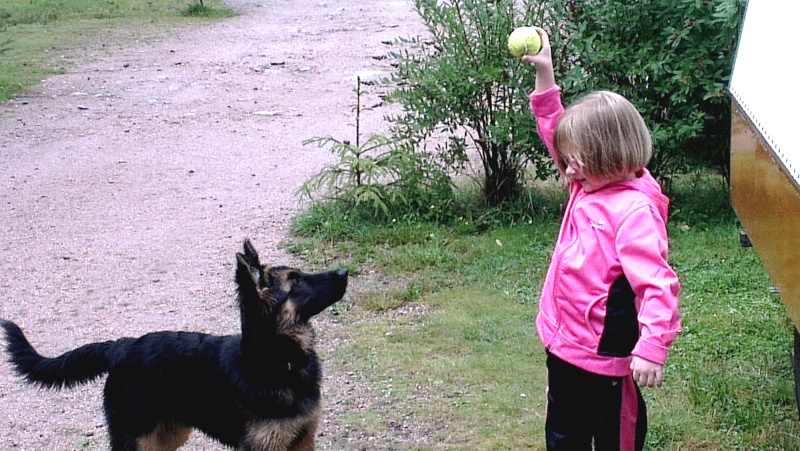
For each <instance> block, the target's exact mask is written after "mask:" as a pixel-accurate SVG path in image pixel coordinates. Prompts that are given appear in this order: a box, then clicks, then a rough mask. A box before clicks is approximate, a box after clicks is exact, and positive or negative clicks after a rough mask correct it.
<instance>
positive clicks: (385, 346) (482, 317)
mask: <svg viewBox="0 0 800 451" xmlns="http://www.w3.org/2000/svg"><path fill="white" fill-rule="evenodd" d="M530 197H531V200H530V201H529V202H530V203H531V205H538V207H539V208H547V209H549V210H550V211H558V204H559V202H560V201H561V200H560V198H559V197H558V196H552V194H551V193H546V194H544V195H542V196H538V195H537V194H536V193H535V192H532V193H531V195H530ZM671 197H672V198H673V206H672V218H671V221H670V226H669V227H670V235H671V254H670V258H671V261H672V264H673V266H674V267H675V269H676V270H677V272H678V273H679V275H680V276H681V280H682V285H683V290H682V293H681V309H682V318H683V326H684V327H683V329H684V330H683V333H682V334H681V335H680V336H679V337H678V339H677V341H676V343H675V345H674V346H673V348H672V352H671V356H670V359H669V361H668V364H667V367H666V369H665V371H666V386H665V387H664V388H662V389H657V390H644V393H645V396H646V398H647V400H648V407H649V418H650V429H649V433H648V441H647V449H653V450H674V449H675V450H677V449H715V450H716V449H731V450H778V449H780V450H793V449H800V445H798V444H800V423H798V413H797V406H796V404H795V399H794V382H793V379H792V373H791V360H790V349H791V341H792V332H791V330H792V329H791V324H790V322H789V320H788V319H787V316H786V312H785V308H784V306H783V304H782V303H781V301H780V299H779V298H778V297H777V296H776V295H774V294H770V292H769V290H768V288H769V286H770V285H771V282H770V281H769V278H768V276H767V274H766V272H765V271H764V269H763V267H762V266H761V264H760V261H759V259H758V256H757V255H756V254H755V252H754V251H753V250H752V249H742V248H741V247H740V246H739V236H738V232H739V224H738V223H737V221H736V218H735V215H734V213H733V212H732V211H731V209H730V207H729V204H728V200H727V190H726V187H725V185H724V184H723V183H722V182H721V181H720V180H719V179H717V178H714V177H710V176H708V175H700V176H691V177H685V178H682V179H680V180H679V181H676V183H675V188H674V191H673V192H672V193H671ZM324 208H327V210H325V211H326V215H327V214H330V216H326V215H320V216H314V215H316V214H318V213H319V212H316V213H315V212H313V210H312V212H310V213H309V214H308V215H304V216H301V217H300V218H298V220H297V221H296V222H295V232H296V234H297V235H298V237H297V238H296V241H295V246H296V247H295V249H306V250H308V249H317V252H319V253H320V254H322V256H321V257H319V258H318V262H321V263H324V262H326V261H327V259H328V258H329V257H330V256H331V255H335V256H336V258H337V263H341V262H344V264H345V265H351V266H352V267H357V268H359V270H362V271H363V270H365V269H370V270H373V269H377V270H379V271H381V272H382V273H384V274H387V275H389V277H391V278H392V279H394V280H398V281H400V282H401V283H399V286H393V287H392V288H391V289H390V290H375V291H374V292H371V293H367V294H366V295H364V296H361V297H359V298H358V299H356V300H355V301H354V302H355V304H354V305H352V309H351V310H350V311H349V312H348V314H347V315H343V316H342V318H343V319H345V320H347V318H348V317H357V318H358V319H356V320H353V321H352V323H350V326H349V327H348V328H347V329H348V330H347V332H346V333H347V335H348V336H349V337H355V338H354V339H353V340H350V341H349V343H350V344H347V345H343V346H341V347H339V348H338V349H337V351H336V355H335V356H332V357H331V359H332V361H330V362H327V364H329V365H331V366H332V367H334V368H336V371H340V372H344V373H348V374H354V375H358V377H363V378H364V379H365V382H364V383H367V384H369V385H370V386H371V387H372V389H373V398H374V399H373V400H372V404H371V406H370V408H369V409H367V410H368V412H364V411H358V410H357V409H354V411H353V412H352V413H350V414H349V416H348V419H347V420H346V422H347V424H349V425H350V427H352V428H358V430H359V431H360V432H361V433H365V434H374V435H376V436H378V437H381V440H383V441H385V443H384V445H386V446H387V447H389V448H393V447H396V448H408V446H407V443H404V442H403V441H402V437H401V435H402V434H398V433H397V430H396V429H395V428H396V426H397V424H398V422H399V423H402V424H406V425H407V423H416V424H417V426H416V427H417V429H418V430H416V433H417V434H423V435H424V436H425V437H428V440H429V441H428V442H427V443H426V448H428V447H429V445H430V446H434V447H437V448H439V447H441V448H453V449H543V448H544V444H543V441H544V429H543V427H544V426H543V424H544V423H543V422H544V384H545V366H544V355H543V350H542V348H541V345H540V343H539V341H538V338H537V337H536V334H535V330H534V318H535V315H536V309H537V301H538V296H539V290H540V285H541V283H542V279H543V278H544V275H545V272H546V269H547V265H548V262H549V258H550V254H551V250H552V246H553V244H554V243H555V238H556V234H557V232H558V220H557V219H556V218H554V217H553V215H542V214H538V213H536V214H532V215H531V216H530V218H531V220H524V221H517V222H516V223H514V224H513V225H509V226H499V227H490V228H488V229H486V230H483V229H481V228H473V229H469V228H466V227H461V228H459V227H456V226H453V225H447V226H442V225H436V224H416V223H413V222H407V223H405V222H402V221H398V222H392V223H389V224H379V223H369V222H367V221H362V220H356V221H353V220H352V219H353V218H352V216H351V217H350V218H349V219H348V218H344V217H338V218H337V217H336V215H335V208H333V207H331V206H326V207H324ZM348 214H351V215H352V212H351V213H348ZM492 214H496V212H494V213H492ZM501 216H502V217H503V218H506V216H505V214H503V213H502V212H501ZM323 218H325V219H323ZM534 218H535V220H534ZM481 221H482V219H478V218H476V222H481ZM506 222H507V221H506V219H503V220H502V221H500V223H506ZM322 224H326V225H325V226H323V225H322ZM301 236H303V237H301ZM301 243H305V244H301ZM313 243H316V244H320V243H324V245H323V246H321V247H315V246H314V244H313ZM325 255H327V256H329V257H325ZM358 283H359V278H355V279H354V280H353V281H352V284H353V285H356V284H358ZM412 420H413V421H412Z"/></svg>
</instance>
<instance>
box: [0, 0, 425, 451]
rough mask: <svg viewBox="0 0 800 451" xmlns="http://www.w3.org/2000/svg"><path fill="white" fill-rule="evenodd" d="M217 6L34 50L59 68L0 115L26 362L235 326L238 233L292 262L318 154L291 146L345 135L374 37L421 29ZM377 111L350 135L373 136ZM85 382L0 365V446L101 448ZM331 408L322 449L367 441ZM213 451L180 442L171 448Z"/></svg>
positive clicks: (340, 16)
mask: <svg viewBox="0 0 800 451" xmlns="http://www.w3.org/2000/svg"><path fill="white" fill-rule="evenodd" d="M229 5H230V6H231V7H232V8H233V9H234V10H235V11H236V12H237V13H238V15H237V16H236V17H234V18H231V19H226V20H224V21H220V22H216V23H213V24H210V25H207V26H202V27H199V28H194V29H176V30H169V31H165V32H163V33H161V34H157V35H154V34H152V32H148V33H146V34H143V35H138V34H137V32H136V31H130V30H129V31H126V32H125V33H112V34H110V35H109V38H108V40H107V41H106V42H103V43H98V44H97V45H92V46H88V47H86V48H58V49H52V52H51V53H52V54H53V55H54V57H56V58H61V59H63V60H65V61H68V62H69V63H70V66H69V67H70V69H69V70H68V73H67V74H65V75H61V76H57V77H53V78H51V79H48V80H45V81H43V82H42V83H41V84H39V85H38V86H36V87H34V88H33V89H32V90H31V91H29V92H28V93H26V94H24V95H22V96H20V97H18V98H16V99H14V100H12V101H9V102H8V103H6V104H5V105H0V231H1V232H2V236H3V239H2V242H0V269H1V270H2V273H3V277H2V280H0V299H2V301H1V302H0V317H2V318H7V319H10V320H13V321H15V322H17V323H19V324H20V325H21V326H22V327H23V329H24V330H25V331H26V333H27V334H28V337H29V338H30V339H31V341H32V343H33V344H34V345H35V346H36V347H37V348H38V349H39V351H40V352H42V353H43V354H45V355H56V354H60V353H61V352H64V351H66V350H69V349H72V348H74V347H77V346H80V345H82V344H84V343H87V342H90V341H100V340H107V339H112V338H117V337H120V336H138V335H141V334H143V333H146V332H150V331H155V330H192V331H200V332H209V333H222V334H225V333H235V332H236V330H237V327H238V311H237V310H236V309H235V308H234V284H233V281H232V278H233V269H234V266H233V265H234V262H235V258H234V253H235V252H236V251H238V250H239V248H240V246H241V242H242V240H243V239H244V238H245V237H250V238H251V239H252V240H253V242H254V244H255V245H256V247H257V249H258V250H259V251H260V253H261V255H262V261H265V262H268V263H269V264H277V263H280V264H292V265H300V266H302V264H303V263H302V262H300V261H297V259H296V258H294V257H292V256H290V255H288V254H286V253H285V252H283V251H282V250H281V248H280V244H281V242H282V241H283V240H285V239H286V236H287V226H288V224H289V221H290V219H291V217H292V216H293V215H294V214H296V213H297V212H298V211H299V209H300V208H302V205H301V204H300V203H299V200H298V198H297V196H296V195H295V191H296V189H297V188H298V187H299V186H300V184H302V182H304V181H305V180H306V179H307V178H308V177H309V176H311V175H312V174H315V173H316V172H318V171H319V169H320V168H321V167H322V166H323V165H324V164H326V163H327V162H330V161H331V159H332V158H333V157H332V155H331V154H330V153H329V152H328V151H327V150H325V149H319V148H316V147H314V146H302V144H301V143H302V141H303V140H304V139H307V138H310V137H315V136H325V135H333V136H336V137H340V138H352V137H353V134H354V127H353V122H354V117H353V113H352V111H351V110H352V105H353V104H354V102H355V95H354V94H353V90H354V88H355V83H356V82H355V77H356V75H357V74H361V75H364V76H365V77H367V78H368V77H371V76H374V75H375V74H380V73H382V74H384V75H385V74H387V73H388V71H390V70H391V67H389V63H388V61H387V60H385V59H382V58H381V56H383V55H385V54H386V52H388V51H389V50H390V46H389V45H387V44H386V43H384V42H382V41H391V40H393V39H394V38H397V37H400V36H414V35H418V34H419V33H421V25H420V24H419V23H418V18H417V16H416V15H415V13H414V12H413V10H412V7H411V5H410V3H409V2H408V1H378V0H324V1H323V0H252V1H246V0H229ZM371 95H372V96H373V98H372V99H371V101H372V102H373V103H377V102H379V100H378V98H377V96H376V93H375V92H373V93H372V94H371ZM368 100H369V99H368ZM385 112H387V111H386V110H385V108H383V109H382V108H378V109H377V110H375V111H372V112H370V113H369V114H367V115H365V117H363V118H362V119H363V120H364V122H363V123H362V125H363V129H365V130H367V131H371V132H382V131H385V130H384V129H385V124H383V123H382V122H381V117H382V115H383V114H385ZM358 283H359V280H358V278H354V279H353V280H351V286H354V287H357V285H358ZM328 327H339V326H337V323H336V321H334V320H332V319H330V318H327V319H326V318H325V317H324V315H323V318H321V319H320V322H318V327H317V329H318V331H319V332H320V334H321V335H323V336H324V334H325V333H326V328H328ZM321 351H322V353H323V356H324V354H325V353H326V352H330V351H331V350H330V349H327V350H326V349H322V350H321ZM341 377H342V376H341V375H337V374H329V375H328V378H327V379H326V398H328V399H329V400H330V399H333V400H334V402H329V404H330V405H332V406H336V405H337V403H336V402H335V400H336V399H337V398H341V397H343V396H351V395H352V393H343V392H341V391H340V385H342V384H337V383H336V380H337V378H338V379H341ZM329 382H330V388H329V386H328V384H329ZM101 390H102V382H97V383H93V384H89V385H86V386H83V387H79V388H77V389H74V390H69V391H61V392H42V391H40V390H38V389H35V388H31V387H29V386H26V385H24V384H22V383H21V382H20V380H19V379H18V378H17V377H16V376H14V375H13V374H12V373H11V369H10V367H9V365H8V364H7V363H5V362H3V363H0V449H3V450H11V449H15V450H37V451H39V450H70V449H81V450H84V449H85V450H100V449H107V440H106V439H107V437H106V429H105V425H104V420H103V415H102V406H101ZM336 415H337V413H336V410H335V407H331V408H328V409H327V410H326V419H325V423H324V428H323V431H322V436H321V437H320V441H319V446H320V448H323V449H347V448H350V447H353V448H356V449H359V448H364V449H366V448H368V447H367V446H365V445H363V444H358V443H353V442H352V437H351V441H347V442H343V441H339V440H340V435H339V434H337V429H336V426H337V425H336V421H335V419H336ZM220 448H221V447H220V446H219V445H217V444H215V443H214V442H211V441H209V440H208V439H206V438H204V437H202V435H201V434H198V433H195V434H194V435H193V438H192V439H191V441H190V444H189V445H187V446H186V449H196V450H205V449H209V450H211V449H220Z"/></svg>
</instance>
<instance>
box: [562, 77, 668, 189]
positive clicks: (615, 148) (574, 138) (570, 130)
mask: <svg viewBox="0 0 800 451" xmlns="http://www.w3.org/2000/svg"><path fill="white" fill-rule="evenodd" d="M553 146H554V147H555V150H556V154H557V156H558V165H559V167H560V168H561V171H562V172H563V171H565V170H566V167H567V164H566V160H567V157H571V158H576V159H577V160H579V161H580V162H581V163H582V164H583V173H584V175H586V176H587V177H590V178H593V179H600V180H615V179H618V178H620V177H624V176H626V175H628V174H631V173H634V172H637V171H639V170H641V169H642V168H644V167H646V166H647V164H648V163H649V162H650V158H651V157H652V156H653V144H652V140H651V138H650V130H649V129H648V128H647V124H645V122H644V119H643V118H642V115H641V114H639V111H638V110H637V109H636V107H635V106H634V105H633V104H632V103H631V102H630V101H629V100H628V99H626V98H625V97H623V96H621V95H619V94H616V93H613V92H609V91H597V92H593V93H591V94H588V95H586V96H584V97H582V98H581V99H579V100H578V101H577V102H575V103H574V104H573V105H572V106H570V107H569V108H567V110H566V111H565V112H564V115H563V116H562V117H561V119H560V120H559V122H558V125H557V126H556V130H555V134H554V136H553ZM567 148H569V149H571V150H572V151H573V152H574V154H564V150H565V149H567Z"/></svg>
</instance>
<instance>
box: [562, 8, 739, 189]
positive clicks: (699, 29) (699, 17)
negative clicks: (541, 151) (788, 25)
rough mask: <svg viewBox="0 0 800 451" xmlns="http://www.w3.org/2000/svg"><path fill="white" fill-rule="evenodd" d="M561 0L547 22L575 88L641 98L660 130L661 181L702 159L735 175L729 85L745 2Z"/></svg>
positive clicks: (657, 168) (567, 80)
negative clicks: (731, 162) (731, 158)
mask: <svg viewBox="0 0 800 451" xmlns="http://www.w3.org/2000/svg"><path fill="white" fill-rule="evenodd" d="M553 4H554V8H555V11H558V14H559V15H561V16H562V17H560V18H559V19H560V20H557V21H550V22H549V23H548V24H547V25H549V27H548V28H549V29H550V31H551V32H552V33H555V36H553V42H554V47H555V48H557V52H556V54H555V56H554V57H555V60H556V64H558V65H559V67H558V68H557V72H558V73H559V74H560V77H559V83H560V84H561V85H562V86H563V87H564V88H565V94H566V95H567V96H571V97H572V96H579V95H583V94H585V93H587V92H589V91H593V90H598V89H608V90H611V91H615V92H618V93H620V94H622V95H624V96H625V97H627V98H628V99H630V100H631V101H632V102H633V103H634V104H636V106H637V107H638V108H639V110H640V111H641V112H642V115H643V116H644V117H645V120H646V121H647V122H648V125H649V126H650V127H651V129H652V132H653V141H654V145H655V150H656V152H655V155H654V159H653V162H652V163H651V170H653V172H654V173H655V174H657V175H659V176H660V178H662V179H665V178H669V177H670V176H671V175H672V174H674V173H677V172H681V171H684V170H686V169H687V168H689V167H697V166H698V165H700V166H706V167H713V168H715V169H717V170H719V171H720V172H722V173H723V174H724V175H727V171H728V167H729V140H730V100H729V99H728V98H727V96H726V93H725V89H726V86H727V84H728V80H729V77H730V72H731V69H732V65H733V57H734V50H735V46H736V42H737V38H738V34H739V25H740V22H741V18H742V11H743V8H744V4H745V2H744V0H720V1H715V2H704V1H696V0H648V1H640V2H629V1H624V0H556V1H554V2H553ZM556 23H557V24H559V26H558V27H555V26H553V25H554V24H556Z"/></svg>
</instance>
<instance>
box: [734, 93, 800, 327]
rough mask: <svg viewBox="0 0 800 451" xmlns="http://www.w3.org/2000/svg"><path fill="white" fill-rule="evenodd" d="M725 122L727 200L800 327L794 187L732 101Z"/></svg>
mask: <svg viewBox="0 0 800 451" xmlns="http://www.w3.org/2000/svg"><path fill="white" fill-rule="evenodd" d="M731 125H732V128H731V203H732V204H733V208H734V210H735V211H736V214H737V215H738V216H739V220H740V221H741V222H742V225H743V226H744V228H745V230H746V231H747V234H748V235H749V236H750V240H751V241H752V242H753V247H754V248H755V250H756V252H757V253H758V256H759V257H760V258H761V261H762V262H763V264H764V267H765V268H766V270H767V272H768V273H769V276H770V278H771V279H772V282H773V283H774V284H775V286H776V287H777V288H779V289H780V290H781V293H780V296H781V300H783V303H784V304H786V308H787V311H788V313H789V316H790V317H791V318H792V321H793V322H794V324H795V326H797V327H800V187H798V185H797V183H796V182H795V181H794V180H793V179H792V178H790V177H789V175H788V174H787V172H786V171H785V170H784V168H783V167H782V166H781V164H780V162H779V161H778V160H777V159H776V158H775V157H774V155H773V154H772V151H771V150H770V149H769V148H768V147H767V146H766V143H765V142H764V141H763V140H762V139H761V136H760V135H759V134H758V133H757V132H755V129H754V128H752V127H751V124H750V122H749V121H748V120H747V119H746V118H745V116H744V115H743V114H742V112H741V111H740V110H738V108H737V107H736V105H735V103H734V108H733V114H732V124H731ZM798 127H800V124H798ZM797 150H798V151H800V149H797Z"/></svg>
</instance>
